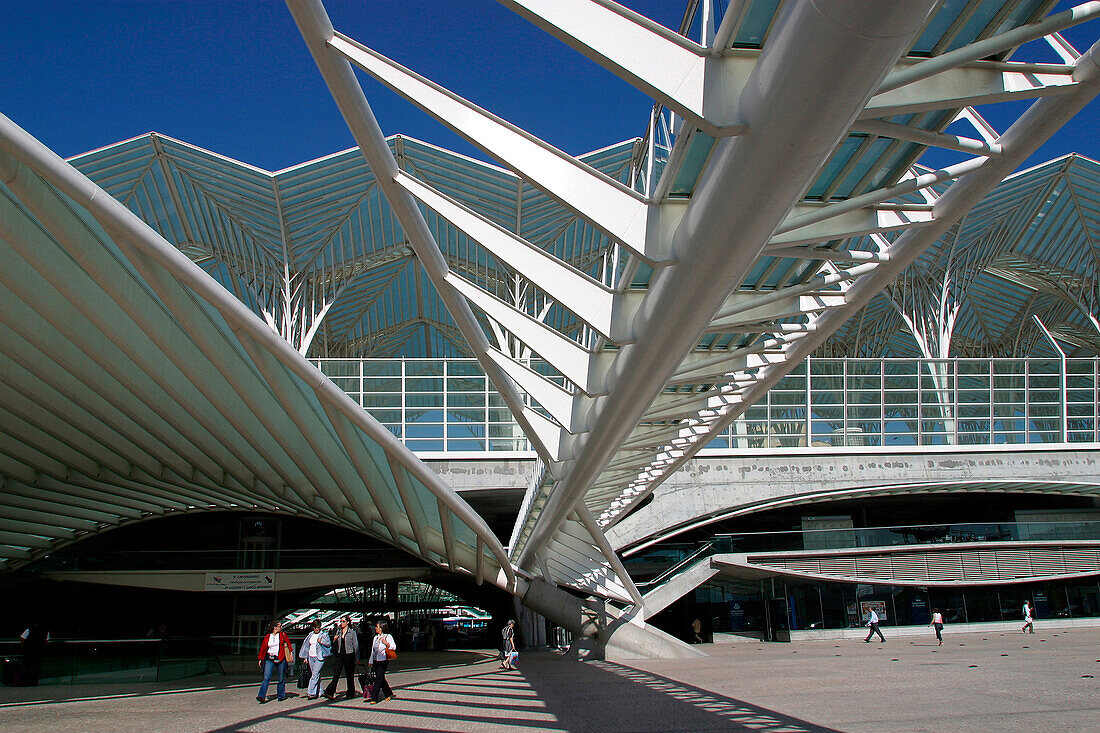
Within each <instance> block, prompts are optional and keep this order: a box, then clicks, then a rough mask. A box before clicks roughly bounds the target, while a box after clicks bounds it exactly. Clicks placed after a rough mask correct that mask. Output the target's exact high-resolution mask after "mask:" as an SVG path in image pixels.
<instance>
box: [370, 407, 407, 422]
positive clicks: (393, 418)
mask: <svg viewBox="0 0 1100 733" xmlns="http://www.w3.org/2000/svg"><path fill="white" fill-rule="evenodd" d="M367 412H369V413H370V416H371V417H373V418H374V419H375V420H377V421H378V422H381V423H400V422H401V411H400V410H367Z"/></svg>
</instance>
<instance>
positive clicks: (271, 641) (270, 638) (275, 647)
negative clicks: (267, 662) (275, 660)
mask: <svg viewBox="0 0 1100 733" xmlns="http://www.w3.org/2000/svg"><path fill="white" fill-rule="evenodd" d="M267 654H268V656H270V657H277V656H279V635H278V634H268V635H267Z"/></svg>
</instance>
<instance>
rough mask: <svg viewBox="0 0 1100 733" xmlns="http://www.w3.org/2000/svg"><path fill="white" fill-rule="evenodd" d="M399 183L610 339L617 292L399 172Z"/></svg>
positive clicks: (397, 179)
mask: <svg viewBox="0 0 1100 733" xmlns="http://www.w3.org/2000/svg"><path fill="white" fill-rule="evenodd" d="M396 181H397V183H398V184H399V185H400V186H401V187H402V188H404V189H405V190H406V191H408V192H409V193H411V194H412V195H413V196H415V197H416V198H417V199H419V200H420V201H421V202H423V203H424V204H425V205H426V206H428V208H430V209H432V210H433V211H435V213H437V214H439V215H440V216H442V217H443V218H444V219H446V220H447V221H449V222H451V223H452V224H454V225H455V226H456V227H458V228H459V229H461V230H462V231H463V232H465V233H466V234H467V235H468V236H469V237H470V238H471V239H473V240H474V241H475V242H477V243H478V244H480V245H481V246H482V247H484V248H485V249H487V250H488V251H490V252H492V253H493V254H494V255H496V256H497V257H499V258H500V259H501V260H503V261H504V262H506V263H508V266H509V267H511V268H512V269H514V270H515V271H516V272H518V273H519V274H521V275H523V276H524V277H526V278H527V279H528V280H530V281H531V282H533V283H535V284H536V285H538V286H539V287H540V288H542V289H543V290H544V291H546V292H547V293H548V294H549V295H550V296H551V297H553V298H554V299H555V300H556V301H558V302H559V303H561V304H562V305H563V306H565V307H566V308H568V309H569V310H570V311H572V312H573V313H575V314H576V315H577V317H578V318H580V319H581V320H582V321H584V322H585V323H587V324H588V325H589V326H591V327H592V328H594V329H595V330H596V331H598V332H599V333H600V334H601V335H603V336H604V337H605V338H610V337H611V314H612V310H613V308H614V305H615V304H614V291H613V290H611V289H610V288H608V287H606V286H604V285H603V284H602V283H600V282H598V281H596V280H593V279H592V278H591V277H589V276H588V275H586V274H585V273H583V272H581V271H580V270H578V269H576V268H575V267H573V266H571V265H568V264H566V263H565V262H562V261H561V260H560V259H558V258H557V257H555V256H554V255H552V254H550V253H549V252H546V251H544V250H542V249H539V248H538V247H536V246H535V245H533V244H531V243H530V242H528V241H527V240H526V239H523V238H522V237H519V236H517V235H515V234H513V233H511V232H510V231H508V230H507V229H505V228H504V227H501V226H499V225H497V224H495V223H493V222H491V221H489V220H488V219H486V218H485V217H483V216H481V215H479V214H477V213H475V212H473V211H471V210H470V209H468V208H466V207H465V206H462V205H461V204H459V203H457V202H455V201H453V200H451V199H449V198H447V197H445V196H443V195H442V194H441V193H439V192H438V191H436V190H435V189H433V188H431V187H430V186H427V185H425V184H424V183H422V182H421V181H418V180H416V179H415V178H413V177H411V176H409V175H408V174H406V173H403V172H402V173H399V174H398V175H397V178H396Z"/></svg>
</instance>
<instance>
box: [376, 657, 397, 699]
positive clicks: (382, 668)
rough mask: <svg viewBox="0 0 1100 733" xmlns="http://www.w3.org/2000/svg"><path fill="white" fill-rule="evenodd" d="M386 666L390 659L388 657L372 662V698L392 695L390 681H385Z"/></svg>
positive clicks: (388, 664)
mask: <svg viewBox="0 0 1100 733" xmlns="http://www.w3.org/2000/svg"><path fill="white" fill-rule="evenodd" d="M388 666H390V660H388V659H384V660H382V661H381V662H379V661H375V662H374V696H373V698H372V699H374V700H381V699H382V698H383V697H392V696H393V690H391V689H390V683H389V682H386V667H388Z"/></svg>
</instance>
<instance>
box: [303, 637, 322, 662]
mask: <svg viewBox="0 0 1100 733" xmlns="http://www.w3.org/2000/svg"><path fill="white" fill-rule="evenodd" d="M320 641H321V634H320V632H317V631H314V632H311V633H310V635H309V653H308V654H307V655H306V656H310V657H313V658H314V659H316V658H317V657H319V656H321V644H320Z"/></svg>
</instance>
